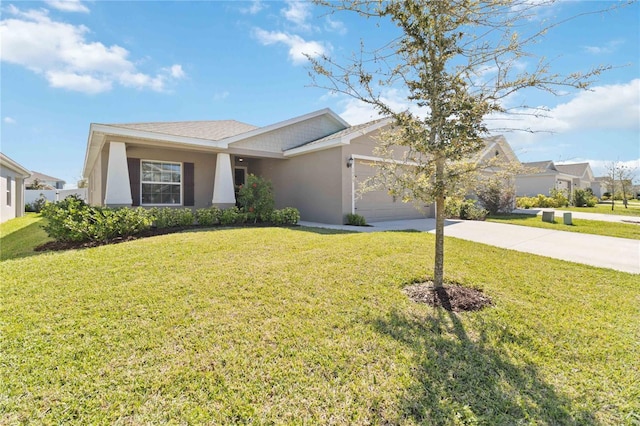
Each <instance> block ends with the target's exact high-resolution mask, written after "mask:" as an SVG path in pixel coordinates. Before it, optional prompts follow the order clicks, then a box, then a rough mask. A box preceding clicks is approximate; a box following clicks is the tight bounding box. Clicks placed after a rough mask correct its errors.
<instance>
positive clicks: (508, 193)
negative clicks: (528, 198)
mask: <svg viewBox="0 0 640 426" xmlns="http://www.w3.org/2000/svg"><path fill="white" fill-rule="evenodd" d="M476 195H477V196H478V200H479V201H480V203H481V204H482V206H483V207H484V208H485V209H486V210H487V211H488V212H489V214H497V213H510V212H511V210H513V205H514V201H515V196H516V192H515V187H513V186H508V185H505V184H504V183H503V182H501V181H498V180H490V181H488V182H485V183H484V184H483V185H482V186H480V187H479V188H478V189H477V190H476Z"/></svg>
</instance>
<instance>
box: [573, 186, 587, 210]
mask: <svg viewBox="0 0 640 426" xmlns="http://www.w3.org/2000/svg"><path fill="white" fill-rule="evenodd" d="M587 197H588V195H587V192H586V191H585V190H584V189H582V188H576V189H574V190H573V205H574V206H576V207H584V206H586V205H587Z"/></svg>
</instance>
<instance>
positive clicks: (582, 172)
mask: <svg viewBox="0 0 640 426" xmlns="http://www.w3.org/2000/svg"><path fill="white" fill-rule="evenodd" d="M556 168H557V169H558V170H559V171H561V172H562V173H565V174H568V175H573V176H577V177H584V178H587V179H589V180H593V172H592V171H591V166H590V165H589V163H573V164H558V165H556Z"/></svg>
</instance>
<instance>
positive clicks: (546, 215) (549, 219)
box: [542, 212, 556, 223]
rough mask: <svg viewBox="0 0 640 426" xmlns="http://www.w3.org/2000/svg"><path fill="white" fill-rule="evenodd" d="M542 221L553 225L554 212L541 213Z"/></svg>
mask: <svg viewBox="0 0 640 426" xmlns="http://www.w3.org/2000/svg"><path fill="white" fill-rule="evenodd" d="M542 221H543V222H549V223H554V222H555V221H556V220H555V212H542Z"/></svg>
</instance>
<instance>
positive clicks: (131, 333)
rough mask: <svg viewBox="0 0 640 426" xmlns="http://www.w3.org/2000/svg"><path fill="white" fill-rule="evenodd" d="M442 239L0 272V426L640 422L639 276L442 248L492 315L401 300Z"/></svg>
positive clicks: (121, 249)
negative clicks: (481, 295) (487, 300)
mask: <svg viewBox="0 0 640 426" xmlns="http://www.w3.org/2000/svg"><path fill="white" fill-rule="evenodd" d="M8 236H10V234H9V235H4V234H3V238H2V240H4V239H5V238H6V237H8ZM433 239H434V236H433V235H431V234H428V233H415V232H388V233H371V234H369V233H363V234H344V233H341V234H327V231H326V230H325V231H322V232H316V230H314V229H308V228H298V229H279V228H246V229H226V230H223V229H220V230H203V231H195V232H183V233H178V234H171V235H164V236H158V237H153V238H147V239H140V240H135V241H131V242H127V243H122V244H117V245H111V246H102V247H96V248H91V249H85V250H72V251H66V252H55V253H54V252H50V253H39V254H37V255H35V256H31V257H27V258H15V259H6V260H4V261H2V262H0V276H1V277H2V280H1V281H0V294H2V303H0V322H1V323H2V333H1V334H0V354H2V355H1V359H2V361H1V362H0V395H1V396H2V397H1V398H0V424H19V423H35V424H61V423H71V424H163V423H171V424H198V423H200V424H202V423H217V424H238V423H241V424H243V423H256V424H274V423H275V424H372V423H373V424H429V425H430V424H520V423H523V424H554V425H555V424H580V425H596V424H625V423H626V424H633V422H634V421H635V422H637V421H638V420H640V402H639V401H640V393H639V392H640V387H638V383H640V369H639V368H638V359H640V347H639V346H638V339H639V338H640V335H639V334H638V323H640V313H639V311H638V304H639V303H640V285H639V284H638V276H637V275H631V274H625V273H622V272H615V271H611V270H605V269H599V268H594V267H589V266H582V265H578V264H573V263H568V262H563V261H559V260H552V259H548V258H543V257H538V256H534V255H530V254H525V253H519V252H515V251H508V250H504V249H500V248H495V247H490V246H485V245H481V244H477V243H472V242H467V241H463V240H456V239H452V238H448V239H447V241H446V254H447V258H446V265H445V267H446V273H447V275H448V277H449V278H450V279H452V280H454V281H456V282H458V283H460V284H465V285H467V286H473V287H476V288H480V289H482V290H483V291H484V292H485V294H487V295H488V296H490V297H491V298H492V299H493V303H494V306H493V307H491V308H487V309H484V310H482V311H478V312H473V313H463V314H453V313H448V312H446V311H443V310H440V309H434V308H430V307H426V306H424V305H419V304H416V303H414V302H411V301H409V300H408V298H407V297H406V296H405V295H404V293H403V292H402V288H403V287H404V286H406V285H408V284H410V283H413V282H416V281H420V280H422V279H423V278H424V277H425V271H426V270H427V267H426V265H431V264H432V257H433ZM429 268H430V266H429ZM429 272H430V271H429Z"/></svg>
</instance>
